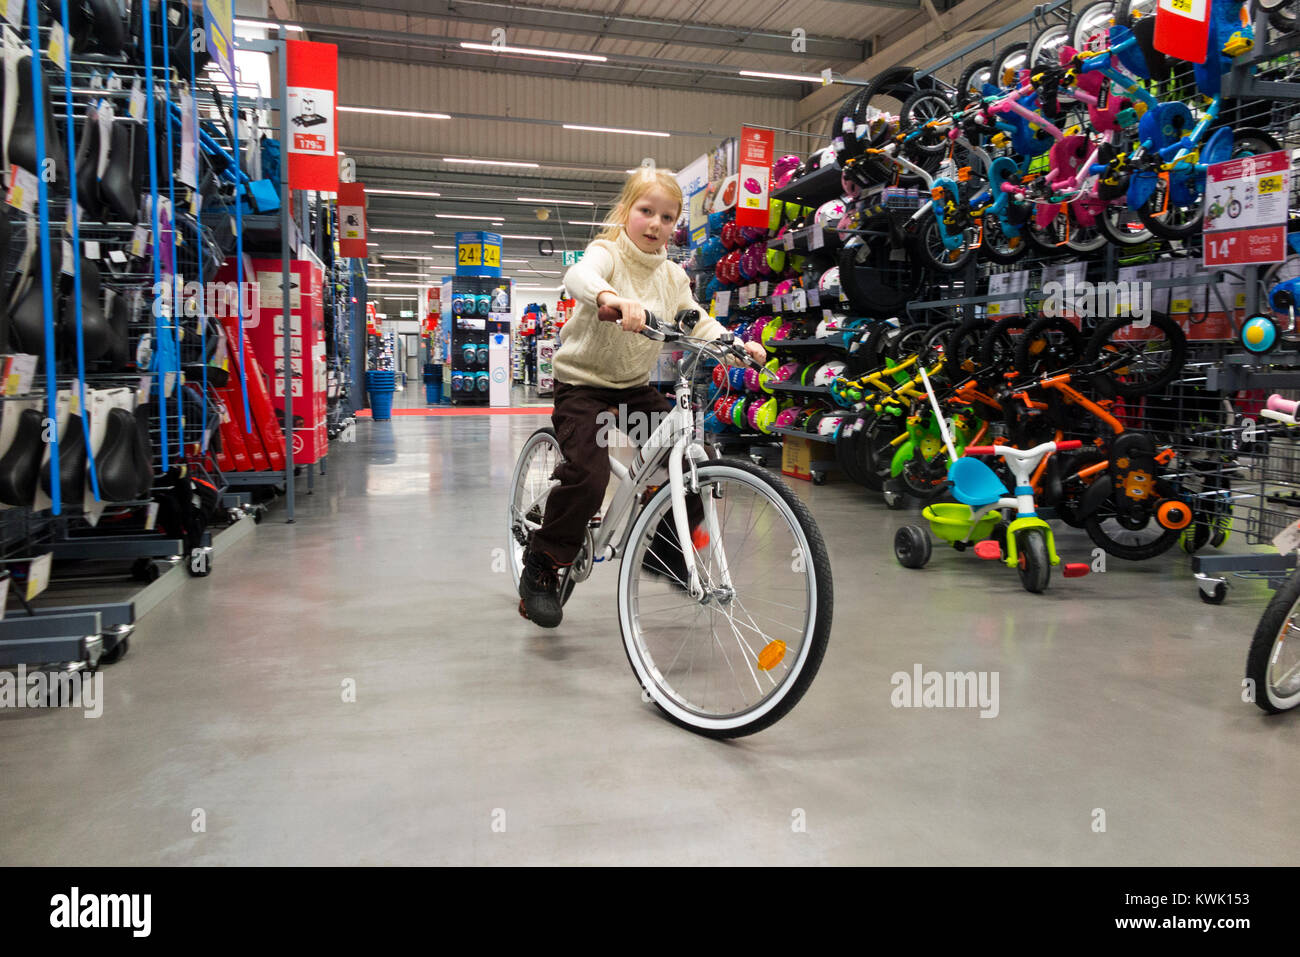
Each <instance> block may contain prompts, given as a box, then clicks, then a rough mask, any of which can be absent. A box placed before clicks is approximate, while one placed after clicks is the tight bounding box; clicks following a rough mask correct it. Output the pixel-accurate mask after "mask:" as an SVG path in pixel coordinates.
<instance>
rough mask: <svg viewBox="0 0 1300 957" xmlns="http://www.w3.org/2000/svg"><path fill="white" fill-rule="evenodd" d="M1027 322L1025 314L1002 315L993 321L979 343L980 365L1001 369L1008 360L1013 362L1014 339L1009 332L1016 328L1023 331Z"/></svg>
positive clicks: (985, 367) (1014, 355)
mask: <svg viewBox="0 0 1300 957" xmlns="http://www.w3.org/2000/svg"><path fill="white" fill-rule="evenodd" d="M1029 323H1030V319H1029V318H1028V317H1027V316H1003V317H1002V318H1001V319H999V320H998V321H997V322H995V323H994V324H993V326H992V327H991V328H990V329H989V331H988V332H987V333H986V334H985V336H984V341H983V342H982V343H980V358H979V363H980V367H981V368H983V369H992V368H994V367H997V368H999V369H1001V368H1003V366H1004V365H1005V363H1006V362H1007V361H1008V360H1009V361H1011V362H1015V357H1016V341H1015V339H1013V338H1012V337H1011V333H1012V331H1013V330H1016V329H1019V330H1021V331H1023V330H1024V329H1026V328H1027V327H1028V326H1029Z"/></svg>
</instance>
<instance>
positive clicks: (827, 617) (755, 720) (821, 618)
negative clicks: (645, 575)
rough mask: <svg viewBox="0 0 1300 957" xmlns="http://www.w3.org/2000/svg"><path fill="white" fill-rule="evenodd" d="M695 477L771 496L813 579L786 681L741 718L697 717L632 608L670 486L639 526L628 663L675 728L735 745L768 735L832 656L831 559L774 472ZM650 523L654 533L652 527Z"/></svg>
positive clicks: (633, 537)
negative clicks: (670, 688) (669, 681)
mask: <svg viewBox="0 0 1300 957" xmlns="http://www.w3.org/2000/svg"><path fill="white" fill-rule="evenodd" d="M696 475H697V478H698V479H699V482H700V483H701V485H709V484H711V483H717V482H720V481H723V480H733V481H737V482H739V483H741V484H742V485H747V486H748V487H749V488H751V489H753V490H755V491H757V492H758V493H759V494H765V493H766V494H769V495H770V497H769V499H768V500H769V501H770V502H773V503H774V504H775V505H776V506H777V511H778V514H782V515H784V517H785V518H786V520H787V521H788V522H790V523H791V526H790V527H791V528H792V529H793V530H794V531H796V532H797V535H796V536H795V540H796V541H797V542H798V544H797V546H796V547H802V548H804V551H803V552H802V555H801V556H800V557H801V558H802V560H803V562H804V565H803V567H804V568H805V569H806V570H809V571H810V572H811V574H809V576H808V587H809V588H810V589H811V592H812V594H811V596H810V600H809V602H808V611H809V612H810V613H811V619H810V620H808V621H806V622H805V623H804V628H803V634H802V641H801V645H800V648H799V650H798V652H797V653H796V655H795V663H794V665H793V666H791V668H790V669H789V670H788V671H787V673H786V674H785V676H784V677H783V678H782V679H781V681H780V682H779V684H778V685H777V687H776V689H774V693H773V694H768V695H764V696H762V698H761V699H760V701H759V702H758V703H757V704H755V705H753V706H752V707H749V708H746V709H745V710H743V711H741V712H738V713H735V714H728V715H724V716H722V717H717V718H711V717H708V716H706V715H703V714H701V713H699V711H698V709H695V710H693V709H691V708H689V707H685V706H684V705H683V704H682V703H681V702H679V701H676V700H673V698H672V696H671V695H669V694H668V692H667V691H666V690H665V688H664V686H663V685H664V684H665V683H666V678H665V676H664V671H663V668H662V667H660V666H658V665H655V664H654V661H653V658H650V659H649V665H650V667H647V659H646V650H645V649H643V648H641V647H638V645H637V641H636V635H635V634H634V629H633V620H634V619H635V618H636V617H637V609H636V608H634V607H633V596H632V593H631V591H632V575H633V573H634V570H635V569H637V568H639V567H640V564H641V560H642V558H643V556H644V550H645V543H646V541H647V540H648V539H650V538H651V536H652V535H653V529H654V527H657V523H658V522H659V520H660V518H661V517H662V514H670V511H669V512H667V513H665V506H666V507H667V508H668V509H669V510H671V494H672V490H671V487H670V486H669V485H664V486H663V487H662V488H660V489H659V491H658V492H656V493H655V494H654V496H653V497H652V498H651V499H650V501H649V502H648V503H647V504H646V506H645V507H644V508H643V509H642V510H641V513H640V514H639V515H637V517H636V520H635V521H634V523H633V526H632V531H631V534H630V537H629V539H628V543H629V544H628V550H627V554H626V555H625V557H624V558H623V561H622V565H621V567H620V568H619V586H618V614H619V627H620V631H621V632H622V636H623V650H624V652H625V653H626V654H627V659H628V664H629V665H630V666H631V668H632V672H633V674H634V675H635V676H636V677H637V680H638V681H639V682H640V683H641V687H642V689H643V691H644V692H645V693H646V694H648V695H649V696H650V700H651V701H653V703H654V704H655V706H656V707H657V708H658V709H659V710H660V712H662V713H663V714H664V715H665V716H666V717H667V718H668V720H669V721H671V722H673V723H674V724H676V725H678V726H679V727H683V728H686V729H687V730H689V731H693V732H695V733H696V734H700V735H703V736H706V737H712V738H736V737H742V736H744V735H749V734H754V733H756V732H759V731H762V730H763V729H764V728H767V727H770V726H771V725H772V724H774V723H775V722H777V721H779V720H780V719H781V718H783V717H784V716H785V715H787V714H788V713H789V712H790V710H791V709H792V708H794V707H795V705H797V704H798V703H799V701H800V699H801V698H802V697H803V696H804V694H805V693H806V692H807V690H808V688H809V686H810V685H811V684H812V681H813V679H814V678H815V677H816V676H817V671H818V669H819V668H820V667H821V663H822V659H823V657H824V656H825V654H826V645H827V642H828V641H829V639H830V632H831V624H832V618H833V614H834V584H833V582H832V579H831V566H830V556H829V555H828V553H827V551H826V545H825V542H824V541H823V540H822V536H821V532H820V530H819V529H818V527H817V523H816V522H815V521H814V520H813V517H812V514H811V513H810V512H809V511H808V507H807V506H806V505H805V504H804V503H803V502H802V501H801V500H800V499H799V498H798V497H796V496H795V494H794V493H793V492H792V491H791V490H790V488H789V487H788V486H787V485H786V484H785V483H784V482H782V481H781V480H780V479H779V478H777V477H776V476H774V475H772V474H771V473H770V472H768V471H766V470H765V469H762V468H759V467H758V466H756V465H753V464H752V463H750V462H748V461H745V460H741V459H728V458H721V459H714V460H711V461H709V462H708V463H707V464H704V465H701V466H699V467H698V468H697V470H696ZM782 506H783V508H782ZM651 522H654V523H655V526H651ZM733 560H734V559H733ZM746 614H748V613H746ZM751 624H752V618H751ZM760 633H761V632H760ZM746 650H748V649H746ZM663 665H664V666H665V667H668V669H669V673H671V662H664V663H663ZM692 666H693V663H692ZM751 674H752V669H751ZM775 692H779V693H775Z"/></svg>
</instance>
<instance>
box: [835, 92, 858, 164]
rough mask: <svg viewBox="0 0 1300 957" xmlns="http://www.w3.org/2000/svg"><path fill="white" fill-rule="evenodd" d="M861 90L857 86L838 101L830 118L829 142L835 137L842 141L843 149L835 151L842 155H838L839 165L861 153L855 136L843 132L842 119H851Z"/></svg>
mask: <svg viewBox="0 0 1300 957" xmlns="http://www.w3.org/2000/svg"><path fill="white" fill-rule="evenodd" d="M862 91H863V87H858V88H857V89H855V90H854V91H853V92H852V93H850V94H849V95H848V96H846V97H845V98H844V99H843V100H842V101H841V102H840V105H839V109H837V110H836V111H835V116H834V118H832V120H831V129H830V134H831V135H830V139H831V142H832V143H834V142H835V140H836V138H841V139H842V140H843V142H844V148H843V150H842V151H840V150H837V151H836V152H837V153H841V152H842V155H841V156H840V165H841V166H843V165H844V160H846V159H851V158H852V157H855V156H860V155H861V154H862V150H861V148H859V146H858V142H857V137H856V136H851V135H849V134H847V133H845V131H844V121H845V120H847V119H852V117H853V115H854V107H855V106H856V104H857V102H858V97H860V96H861V95H862Z"/></svg>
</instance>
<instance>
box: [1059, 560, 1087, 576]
mask: <svg viewBox="0 0 1300 957" xmlns="http://www.w3.org/2000/svg"><path fill="white" fill-rule="evenodd" d="M1090 571H1092V569H1091V568H1090V567H1089V566H1088V564H1087V562H1066V563H1065V564H1064V565H1062V566H1061V575H1062V576H1063V577H1065V578H1082V577H1083V576H1084V575H1086V574H1088V572H1090Z"/></svg>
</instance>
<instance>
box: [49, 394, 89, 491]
mask: <svg viewBox="0 0 1300 957" xmlns="http://www.w3.org/2000/svg"><path fill="white" fill-rule="evenodd" d="M53 461H54V460H53V457H51V458H50V460H48V461H47V462H46V463H45V464H44V465H43V466H41V489H42V490H43V491H44V492H45V494H46V495H52V494H53V492H52V491H51V480H50V471H51V468H52V467H53ZM85 488H86V435H85V432H84V430H83V428H82V422H81V416H79V415H70V416H68V424H67V425H65V426H64V427H63V429H62V430H61V431H60V432H59V496H60V497H61V498H62V499H63V500H64V501H67V502H72V503H75V502H76V501H79V500H80V498H81V495H82V493H83V492H84V491H85Z"/></svg>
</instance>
